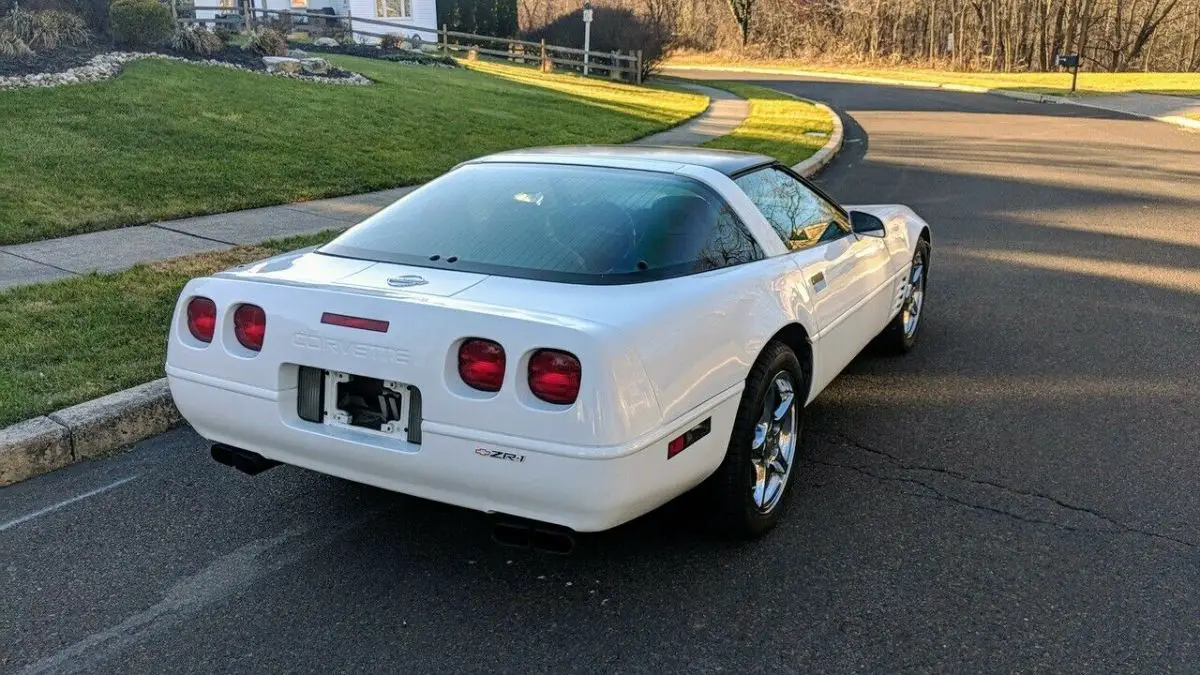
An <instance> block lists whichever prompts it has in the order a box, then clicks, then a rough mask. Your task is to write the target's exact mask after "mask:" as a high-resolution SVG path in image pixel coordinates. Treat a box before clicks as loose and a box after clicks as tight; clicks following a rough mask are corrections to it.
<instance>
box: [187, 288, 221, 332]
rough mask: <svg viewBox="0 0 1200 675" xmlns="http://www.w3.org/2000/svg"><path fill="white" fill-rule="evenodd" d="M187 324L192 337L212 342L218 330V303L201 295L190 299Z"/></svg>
mask: <svg viewBox="0 0 1200 675" xmlns="http://www.w3.org/2000/svg"><path fill="white" fill-rule="evenodd" d="M187 325H188V331H189V332H191V334H192V337H194V338H196V339H197V340H199V341H201V342H212V339H213V333H215V332H216V330H217V303H215V302H213V301H212V300H209V299H208V298H205V297H202V296H199V295H197V296H196V297H194V298H192V299H191V300H189V301H188V304H187Z"/></svg>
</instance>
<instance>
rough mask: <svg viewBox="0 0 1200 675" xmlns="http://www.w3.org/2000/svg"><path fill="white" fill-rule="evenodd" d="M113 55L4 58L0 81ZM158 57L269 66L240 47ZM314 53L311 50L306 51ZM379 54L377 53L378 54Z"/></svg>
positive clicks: (342, 73)
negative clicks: (97, 56)
mask: <svg viewBox="0 0 1200 675" xmlns="http://www.w3.org/2000/svg"><path fill="white" fill-rule="evenodd" d="M112 51H125V50H122V49H120V48H118V47H114V46H113V44H112V43H111V42H108V41H95V42H92V43H90V44H88V45H85V46H83V47H69V46H63V47H59V48H58V49H56V50H54V51H52V52H46V53H38V54H35V55H34V56H32V57H29V58H24V59H14V58H4V59H0V77H9V76H14V75H17V76H19V75H38V74H43V73H60V72H62V71H64V70H70V69H71V68H75V67H78V66H82V65H85V64H87V62H88V61H89V60H90V59H91V58H92V57H93V56H96V55H97V54H105V53H108V52H112ZM149 51H153V52H154V53H155V54H163V55H165V56H174V57H178V58H182V59H187V60H189V61H222V62H225V63H232V64H234V65H236V66H240V67H242V68H245V69H247V70H259V71H262V70H266V69H267V67H266V65H264V64H263V61H262V57H261V56H259V55H257V54H255V53H253V52H249V51H246V50H244V49H242V48H241V47H225V49H223V50H221V51H219V52H216V53H213V54H209V55H208V56H201V55H199V54H192V53H190V52H179V51H175V50H174V49H169V48H167V47H158V48H156V49H153V50H149ZM305 51H311V50H305ZM376 51H378V50H376ZM350 76H351V73H350V72H349V71H347V70H342V69H341V68H336V67H330V68H329V73H328V74H327V75H322V76H321V77H328V78H330V79H342V78H347V77H350Z"/></svg>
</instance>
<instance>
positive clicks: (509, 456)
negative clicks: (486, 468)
mask: <svg viewBox="0 0 1200 675" xmlns="http://www.w3.org/2000/svg"><path fill="white" fill-rule="evenodd" d="M475 454H477V455H479V456H480V457H491V458H492V459H503V460H505V461H507V462H524V461H525V455H518V454H516V453H514V452H503V451H500V450H488V449H487V448H475Z"/></svg>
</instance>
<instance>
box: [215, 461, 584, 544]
mask: <svg viewBox="0 0 1200 675" xmlns="http://www.w3.org/2000/svg"><path fill="white" fill-rule="evenodd" d="M211 453H212V458H213V459H214V460H216V461H217V462H218V463H220V464H224V465H225V466H231V467H233V468H235V469H237V470H238V471H241V472H242V473H244V474H247V475H249V476H256V475H258V474H260V473H262V472H264V471H266V470H267V469H273V468H275V467H277V466H279V464H280V463H279V462H276V461H275V460H273V459H267V458H266V457H263V456H262V455H260V454H258V453H257V452H250V451H249V450H243V449H241V448H235V447H233V446H232V445H225V444H224V443H214V444H213V446H212V450H211ZM492 541H494V542H496V543H497V544H500V545H501V546H512V547H514V548H527V549H533V550H535V551H542V552H544V553H553V554H556V555H567V554H569V553H570V552H571V551H573V550H574V549H575V535H574V533H573V532H572V531H571V530H569V529H567V528H565V527H559V526H557V525H551V524H549V523H542V522H538V521H535V520H521V519H517V518H508V517H503V516H501V517H498V518H497V520H496V521H495V522H494V523H493V525H492Z"/></svg>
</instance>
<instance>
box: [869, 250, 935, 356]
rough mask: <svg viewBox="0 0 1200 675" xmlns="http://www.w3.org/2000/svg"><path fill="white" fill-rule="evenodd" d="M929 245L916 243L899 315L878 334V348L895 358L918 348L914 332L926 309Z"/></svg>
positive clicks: (919, 324)
mask: <svg viewBox="0 0 1200 675" xmlns="http://www.w3.org/2000/svg"><path fill="white" fill-rule="evenodd" d="M928 273H929V242H927V241H925V240H924V239H921V240H918V241H917V250H916V251H915V252H914V253H913V261H912V267H911V268H910V269H909V272H908V279H907V280H905V283H904V295H903V300H902V303H901V305H900V312H899V313H898V314H896V316H895V317H894V318H893V319H892V322H891V323H889V324H888V325H887V328H884V329H883V332H882V333H880V334H879V338H880V342H881V344H882V345H883V346H884V347H885V348H886V349H888V350H889V351H892V352H894V353H897V354H904V353H907V352H909V351H910V350H911V349H912V348H913V347H914V346H916V344H917V331H918V330H919V329H920V328H921V316H922V312H923V311H924V309H925V283H926V281H927V279H928V277H929V274H928Z"/></svg>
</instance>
